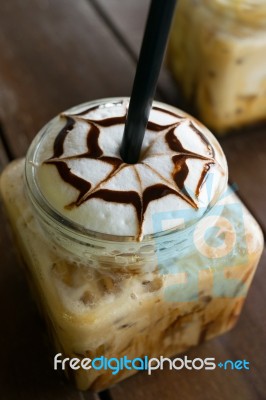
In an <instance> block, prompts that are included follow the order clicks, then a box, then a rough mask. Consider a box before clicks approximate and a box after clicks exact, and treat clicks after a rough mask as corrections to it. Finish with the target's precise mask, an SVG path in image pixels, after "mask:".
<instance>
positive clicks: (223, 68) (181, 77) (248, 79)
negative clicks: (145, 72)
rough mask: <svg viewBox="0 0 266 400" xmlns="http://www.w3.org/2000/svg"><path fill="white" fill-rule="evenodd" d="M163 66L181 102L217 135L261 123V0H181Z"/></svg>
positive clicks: (265, 30)
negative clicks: (191, 108) (179, 91)
mask: <svg viewBox="0 0 266 400" xmlns="http://www.w3.org/2000/svg"><path fill="white" fill-rule="evenodd" d="M168 64H169V67H170V69H171V71H172V73H173V76H174V78H176V80H177V82H178V85H179V86H180V88H181V91H182V92H183V95H184V98H185V99H186V100H187V102H188V103H189V104H190V106H192V107H193V108H194V109H195V112H196V113H197V115H198V116H199V118H200V120H202V121H203V122H204V123H205V124H206V125H207V126H208V127H210V128H211V129H213V130H214V131H215V132H217V133H218V134H219V133H221V134H223V133H226V132H227V131H229V130H232V129H235V128H240V127H242V126H246V125H251V124H255V123H263V122H264V121H265V118H266V111H265V110H266V74H265V71H266V3H265V1H264V0H254V1H251V0H242V1H237V0H202V1H201V0H180V1H179V2H178V6H177V10H176V17H175V21H174V24H173V29H172V33H171V37H170V41H169V49H168Z"/></svg>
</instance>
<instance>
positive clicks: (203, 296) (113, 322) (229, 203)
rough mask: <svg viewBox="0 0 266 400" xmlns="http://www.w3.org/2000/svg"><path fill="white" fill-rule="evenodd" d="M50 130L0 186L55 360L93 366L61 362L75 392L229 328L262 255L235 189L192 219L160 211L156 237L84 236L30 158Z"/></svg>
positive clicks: (98, 385)
mask: <svg viewBox="0 0 266 400" xmlns="http://www.w3.org/2000/svg"><path fill="white" fill-rule="evenodd" d="M109 101H110V99H109ZM88 104H90V105H91V104H92V103H88ZM164 107H166V108H168V106H166V105H164ZM169 109H170V110H171V111H173V110H175V112H177V113H178V112H181V111H179V110H176V109H174V108H172V107H169ZM51 123H52V122H51ZM48 129H49V124H48V125H47V126H46V127H44V128H43V130H42V131H41V132H40V133H39V134H38V135H37V137H36V138H35V140H34V142H33V144H32V145H31V147H30V149H29V152H28V154H27V158H26V161H25V160H24V159H22V160H16V161H14V162H13V163H11V164H10V165H9V166H8V167H7V168H6V169H5V171H4V172H3V174H2V176H1V182H0V188H1V194H2V198H3V202H4V205H5V209H6V211H7V213H8V215H9V218H10V222H11V225H12V228H13V232H14V235H15V238H16V242H17V244H18V247H19V250H20V252H21V254H22V256H23V259H24V261H25V263H24V265H25V270H26V272H27V277H28V279H29V282H30V285H31V287H32V290H33V292H34V293H35V297H36V299H37V302H38V304H39V306H40V310H41V312H42V314H43V315H44V317H45V319H46V321H47V326H48V330H49V332H50V334H51V337H52V340H53V341H54V343H55V348H56V351H57V352H58V354H57V355H56V356H55V360H57V361H58V360H63V358H69V359H73V360H74V359H75V360H78V361H77V362H79V361H80V362H82V361H84V360H86V359H90V360H95V359H96V358H97V359H98V364H97V365H95V364H94V368H90V369H88V370H86V369H85V368H79V369H73V368H71V365H70V362H69V360H68V362H66V363H65V368H66V373H67V374H68V375H69V376H70V377H72V378H74V380H75V381H76V384H77V386H78V388H80V389H83V390H84V389H88V388H90V389H91V390H95V391H99V390H102V389H104V388H106V387H108V386H110V385H111V384H114V383H116V382H118V381H120V380H122V379H124V378H126V377H127V376H130V375H132V374H134V373H135V372H137V370H139V369H145V368H146V367H147V364H145V365H144V364H142V362H144V361H143V360H146V362H147V359H150V358H152V357H160V356H163V357H169V356H173V355H175V354H177V353H181V352H184V351H186V350H187V349H188V348H190V347H191V346H195V345H197V344H199V343H201V342H202V341H204V340H207V339H211V338H213V337H215V336H216V335H219V334H221V333H223V332H225V331H227V330H228V329H230V328H231V327H232V326H233V325H234V324H235V322H236V321H237V318H238V316H239V314H240V311H241V309H242V306H243V303H244V300H245V297H246V294H247V290H248V288H249V286H250V284H251V281H252V277H253V275H254V272H255V270H256V267H257V264H258V261H259V258H260V255H261V252H262V248H263V238H262V233H261V230H260V228H259V226H258V224H257V223H256V221H255V220H254V218H253V217H252V216H251V215H250V213H249V212H248V211H247V210H246V208H245V207H244V206H243V204H242V203H241V202H240V201H239V199H238V198H237V197H236V195H235V194H234V193H233V191H232V190H231V189H228V190H227V191H225V192H224V193H223V195H222V196H221V197H220V198H219V199H218V200H217V201H216V202H215V203H214V204H212V205H211V206H210V207H209V209H208V210H207V211H206V212H205V213H204V214H203V215H201V216H200V217H199V219H198V220H194V221H192V220H191V215H190V213H189V212H188V211H184V210H180V211H178V212H174V213H173V212H170V211H171V210H169V212H158V214H156V215H154V224H155V226H154V231H155V232H157V233H154V234H151V235H146V236H144V237H143V239H142V240H141V241H138V240H136V239H135V238H133V237H123V236H115V235H107V234H102V233H99V232H92V231H89V230H88V229H83V228H82V227H81V226H80V225H77V224H75V223H73V222H72V221H70V220H68V219H67V218H65V217H64V216H63V215H61V214H60V213H59V212H57V211H56V210H55V209H53V207H52V206H51V204H49V202H48V201H47V200H46V199H45V198H44V197H43V195H42V194H41V193H40V190H39V188H38V182H36V173H35V167H36V153H37V152H38V149H39V146H40V145H41V141H42V137H43V136H44V135H46V133H47V130H48ZM173 218H174V219H176V220H179V221H180V220H182V224H181V225H180V226H179V228H178V229H176V228H172V229H168V230H163V225H164V223H165V222H169V221H168V220H169V219H173ZM101 357H105V359H106V360H110V359H113V361H114V357H116V359H122V358H123V357H127V359H129V360H134V359H137V358H138V365H137V364H136V363H135V364H134V366H132V365H131V368H126V367H124V368H122V367H121V368H118V369H119V371H118V370H117V369H116V370H115V371H114V369H112V366H111V365H110V364H109V368H104V367H103V366H102V368H100V367H99V363H100V364H101V362H103V361H101V360H102V358H101ZM55 365H57V368H58V369H60V367H62V365H63V364H62V362H61V363H60V361H58V363H57V364H56V361H55Z"/></svg>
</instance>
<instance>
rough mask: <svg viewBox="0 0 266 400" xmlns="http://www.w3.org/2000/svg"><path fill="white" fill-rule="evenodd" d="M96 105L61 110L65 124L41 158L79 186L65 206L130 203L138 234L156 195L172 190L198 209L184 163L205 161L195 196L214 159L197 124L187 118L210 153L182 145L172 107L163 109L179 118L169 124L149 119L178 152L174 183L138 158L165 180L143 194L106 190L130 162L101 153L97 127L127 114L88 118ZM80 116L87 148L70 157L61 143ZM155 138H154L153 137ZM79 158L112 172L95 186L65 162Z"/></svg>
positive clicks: (120, 121) (115, 122)
mask: <svg viewBox="0 0 266 400" xmlns="http://www.w3.org/2000/svg"><path fill="white" fill-rule="evenodd" d="M98 107H99V106H96V107H94V108H93V109H92V108H91V109H89V110H85V111H82V112H81V113H79V114H75V115H66V114H62V115H61V118H64V119H65V120H66V124H65V126H64V127H63V128H62V129H61V131H60V132H59V133H58V135H57V137H56V139H55V141H54V146H53V156H52V157H51V158H49V159H48V160H46V161H44V163H45V164H53V165H55V166H56V168H57V170H58V173H59V175H60V177H61V178H62V179H63V180H64V181H65V182H66V183H68V184H70V185H71V186H73V187H74V188H75V189H77V190H78V192H79V195H78V196H77V198H76V200H75V201H74V202H72V203H70V204H68V205H66V206H65V208H67V209H70V208H73V207H79V206H80V205H81V204H83V203H84V202H86V201H88V200H90V199H93V198H97V199H102V200H104V201H108V202H113V203H119V204H132V206H133V207H134V208H135V210H136V214H137V218H138V221H139V234H138V237H139V238H140V237H141V236H142V226H143V221H144V215H145V212H146V210H147V208H148V206H149V204H150V203H151V202H152V201H154V200H157V199H160V198H162V197H165V196H167V195H169V194H174V195H176V196H178V197H180V198H182V199H183V200H184V201H186V202H187V203H188V204H190V205H191V207H193V208H194V209H197V208H198V206H197V204H196V202H195V201H194V199H193V198H192V197H191V194H190V193H189V192H188V190H187V189H186V187H185V181H186V178H187V176H188V174H189V168H188V165H187V160H188V159H198V160H203V161H204V167H203V170H202V173H201V177H200V179H199V181H198V184H197V187H196V191H195V196H196V198H198V196H199V194H200V190H201V187H202V185H203V183H204V181H205V179H206V177H207V174H208V172H209V170H210V168H211V166H212V165H213V164H215V161H214V156H215V153H214V149H213V147H212V146H211V144H210V143H209V142H208V140H207V139H206V138H205V136H204V135H203V134H202V133H201V132H200V131H199V130H198V129H197V128H196V126H195V125H194V124H193V123H192V122H190V123H189V124H190V128H191V129H193V130H194V131H195V132H196V133H197V135H198V136H199V137H200V139H201V141H202V142H203V143H204V145H205V146H206V148H207V149H208V154H209V157H205V156H202V155H200V154H197V153H194V152H191V151H189V150H187V149H185V148H184V147H183V145H182V144H181V142H180V141H179V140H178V138H177V137H176V135H175V129H176V128H177V127H178V126H179V125H180V124H181V123H182V122H183V121H184V118H183V117H181V116H178V115H176V114H174V113H173V112H171V111H166V110H163V112H165V113H168V114H170V115H173V116H175V117H177V118H179V119H180V121H178V122H175V123H172V124H169V125H159V124H157V123H154V122H151V121H149V122H148V126H147V129H148V130H151V131H154V132H162V131H165V140H166V143H167V145H168V147H169V149H170V150H172V151H173V152H175V153H177V154H175V155H173V156H172V162H173V172H172V176H173V180H174V182H175V185H176V187H174V186H173V184H171V182H168V181H167V180H166V178H164V177H163V176H161V175H160V174H159V172H157V171H156V170H155V169H154V168H152V167H151V166H150V165H148V164H146V163H145V161H140V164H143V165H145V166H146V167H148V168H150V169H152V171H153V172H155V173H156V174H157V175H159V176H160V179H161V180H163V181H165V182H166V184H163V183H159V184H155V185H152V186H149V187H147V188H146V189H145V190H144V191H143V193H142V194H139V193H138V192H136V191H134V190H132V191H120V190H109V189H103V188H102V185H103V184H104V183H106V182H107V181H108V180H110V179H111V178H112V177H113V176H115V175H116V174H117V173H118V172H120V171H121V170H122V169H123V168H127V167H132V165H130V166H129V165H127V164H125V163H124V162H123V160H122V159H120V158H118V157H108V156H104V155H103V151H102V149H101V148H100V146H99V136H100V128H101V127H110V126H113V125H119V124H125V121H126V115H123V116H119V117H112V118H105V119H101V120H94V119H89V118H87V117H85V116H86V114H87V113H88V112H91V111H92V110H94V109H97V108H98ZM153 109H154V110H158V111H161V110H162V109H160V108H159V107H154V108H153ZM79 120H82V121H83V122H86V123H87V124H88V125H89V129H88V134H87V151H86V152H84V153H82V154H77V155H74V156H69V157H62V156H63V154H64V143H65V140H66V137H67V135H68V134H69V132H71V131H72V130H73V129H74V127H75V125H76V123H77V122H78V121H79ZM155 140H156V139H155ZM81 158H91V159H94V160H100V161H103V162H105V163H107V164H109V165H111V166H112V170H111V172H110V173H109V174H108V175H107V176H106V177H105V178H104V179H103V180H102V181H101V182H100V183H98V184H97V185H96V186H95V187H94V188H92V185H91V183H90V182H88V181H87V180H86V179H83V178H81V177H79V176H77V175H75V174H74V173H73V172H71V169H70V168H69V167H68V165H67V161H68V160H73V159H81ZM135 172H136V175H137V178H138V180H139V181H140V184H141V179H140V176H139V174H138V173H137V171H136V169H135Z"/></svg>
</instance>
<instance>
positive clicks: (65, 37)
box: [0, 0, 135, 157]
mask: <svg viewBox="0 0 266 400" xmlns="http://www.w3.org/2000/svg"><path fill="white" fill-rule="evenodd" d="M0 26H1V32H0V49H1V59H0V87H1V94H0V122H1V123H2V125H3V127H4V129H5V132H6V134H7V136H8V141H9V144H10V148H11V149H12V152H13V154H14V156H15V157H18V156H21V155H23V154H24V153H25V152H26V150H27V147H28V144H29V141H30V140H31V139H32V137H33V136H34V135H35V134H36V132H37V131H38V130H39V129H40V128H41V127H42V126H43V125H44V124H45V123H46V122H47V121H48V120H49V119H51V118H52V117H53V116H55V115H56V114H57V113H59V112H60V111H62V110H64V109H67V108H69V107H71V106H73V105H75V104H78V103H82V102H84V101H88V100H92V99H96V98H101V97H109V96H121V95H129V94H130V90H131V86H132V82H133V77H134V71H135V67H134V65H133V63H132V61H131V60H130V59H129V58H128V56H127V54H125V52H124V51H123V49H122V48H121V47H120V45H119V44H118V43H117V41H116V39H115V38H114V37H113V36H112V35H111V34H110V31H109V29H108V28H107V27H105V26H104V25H103V24H102V21H101V19H100V18H99V16H98V15H97V13H96V12H95V10H94V9H93V8H92V7H91V5H90V3H89V2H86V1H85V0H76V1H75V2H73V1H71V0H58V1H56V2H52V1H49V0H48V1H46V0H25V1H20V0H13V1H8V2H3V4H2V5H1V13H0Z"/></svg>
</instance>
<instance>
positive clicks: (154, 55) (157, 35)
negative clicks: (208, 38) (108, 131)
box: [120, 0, 176, 164]
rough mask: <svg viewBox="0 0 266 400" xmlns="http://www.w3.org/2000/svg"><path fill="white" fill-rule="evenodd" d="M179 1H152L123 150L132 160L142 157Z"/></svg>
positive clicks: (131, 99) (129, 162)
mask: <svg viewBox="0 0 266 400" xmlns="http://www.w3.org/2000/svg"><path fill="white" fill-rule="evenodd" d="M175 5H176V0H152V1H151V5H150V10H149V15H148V19H147V23H146V28H145V33H144V37H143V41H142V46H141V50H140V56H139V61H138V65H137V70H136V75H135V79H134V84H133V89H132V94H131V98H130V103H129V109H128V115H127V120H126V124H125V130H124V135H123V139H122V145H121V150H120V153H121V157H122V159H123V161H124V162H126V163H128V164H135V163H136V162H138V159H139V154H140V150H141V145H142V141H143V138H144V134H145V129H146V127H147V123H148V119H149V114H150V109H151V106H152V101H153V98H154V94H155V89H156V85H157V81H158V76H159V73H160V69H161V65H162V61H163V57H164V53H165V48H166V43H167V38H168V34H169V30H170V26H171V22H172V17H173V13H174V9H175Z"/></svg>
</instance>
